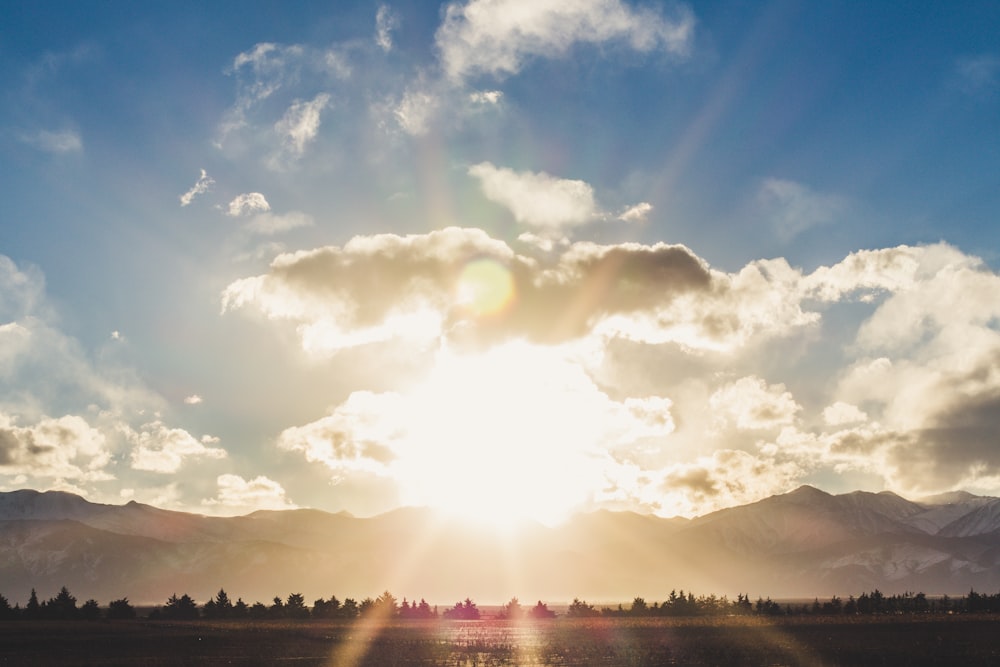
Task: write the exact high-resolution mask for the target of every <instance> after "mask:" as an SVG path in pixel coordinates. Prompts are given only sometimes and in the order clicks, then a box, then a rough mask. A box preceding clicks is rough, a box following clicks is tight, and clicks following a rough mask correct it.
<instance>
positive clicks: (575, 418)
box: [394, 343, 608, 530]
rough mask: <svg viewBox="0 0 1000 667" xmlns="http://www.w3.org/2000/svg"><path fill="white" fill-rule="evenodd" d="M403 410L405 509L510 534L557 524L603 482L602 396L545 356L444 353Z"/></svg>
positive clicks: (514, 351)
mask: <svg viewBox="0 0 1000 667" xmlns="http://www.w3.org/2000/svg"><path fill="white" fill-rule="evenodd" d="M408 403H409V405H410V409H411V413H410V415H408V418H407V420H406V421H407V425H408V437H406V438H405V439H404V443H403V444H402V445H401V447H400V449H401V451H400V452H399V454H400V458H399V459H398V460H397V461H396V462H395V466H394V468H395V469H394V474H395V476H396V477H397V479H399V480H400V484H401V487H402V490H403V501H404V503H406V504H416V505H428V506H431V507H434V508H436V509H439V510H443V511H445V512H447V513H448V514H451V515H453V516H454V515H457V516H461V517H465V518H469V519H472V520H474V521H476V522H479V523H481V524H484V525H489V526H492V527H494V528H495V529H498V530H512V529H513V527H514V526H515V525H516V524H517V522H519V521H521V520H524V519H534V520H537V521H541V522H543V523H547V524H553V523H557V522H559V521H560V520H561V519H563V518H565V516H566V515H567V514H568V512H569V511H570V510H571V509H572V508H573V507H574V506H576V505H578V504H580V503H582V502H583V501H584V500H586V498H587V495H588V492H589V491H590V490H592V489H594V488H596V487H597V486H598V485H599V483H600V481H601V472H600V469H601V468H600V465H599V464H600V461H599V457H598V456H597V455H596V454H595V453H594V452H595V449H596V445H597V444H598V439H599V438H600V437H601V435H602V433H604V432H605V431H606V430H607V426H608V425H607V424H600V423H595V420H598V421H599V420H600V419H601V417H600V415H602V414H606V413H607V405H606V403H608V399H607V397H606V396H605V395H604V394H602V393H601V392H599V391H598V390H597V389H596V387H594V385H593V383H592V382H591V381H590V379H589V378H587V377H586V375H585V374H584V373H583V371H582V370H580V369H579V368H578V367H577V366H575V365H574V364H571V363H568V362H566V361H565V360H562V359H560V358H559V357H558V355H554V354H552V353H551V351H550V350H544V349H541V348H536V347H534V346H531V345H528V344H525V343H516V344H508V345H506V346H503V347H498V348H494V349H492V350H490V351H488V352H486V353H482V354H467V355H463V354H458V353H455V352H451V351H443V352H442V353H441V355H440V358H439V359H438V363H437V365H436V367H435V369H434V371H433V372H432V374H431V376H430V377H429V378H428V379H427V380H426V382H425V383H424V384H422V385H421V386H419V387H417V388H416V390H415V391H414V392H413V394H412V401H409V402H408Z"/></svg>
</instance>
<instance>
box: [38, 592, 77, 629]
mask: <svg viewBox="0 0 1000 667" xmlns="http://www.w3.org/2000/svg"><path fill="white" fill-rule="evenodd" d="M78 611H79V610H78V609H77V607H76V598H75V597H73V596H72V595H71V594H70V592H69V589H68V588H66V587H65V586H63V587H62V588H60V589H59V592H58V593H57V594H56V596H55V597H54V598H50V599H49V600H47V601H46V602H45V603H44V604H43V605H42V607H41V616H42V618H50V619H53V620H58V621H65V620H69V619H73V618H76V617H77V613H78Z"/></svg>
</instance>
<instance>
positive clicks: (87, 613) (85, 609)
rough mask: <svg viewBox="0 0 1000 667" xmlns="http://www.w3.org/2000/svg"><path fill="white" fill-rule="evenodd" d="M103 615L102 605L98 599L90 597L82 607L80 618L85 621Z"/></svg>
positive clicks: (94, 619)
mask: <svg viewBox="0 0 1000 667" xmlns="http://www.w3.org/2000/svg"><path fill="white" fill-rule="evenodd" d="M100 617H101V605H99V604H98V603H97V600H95V599H94V598H90V599H89V600H87V601H86V602H84V603H83V606H81V607H80V618H82V619H83V620H85V621H96V620H97V619H99V618H100Z"/></svg>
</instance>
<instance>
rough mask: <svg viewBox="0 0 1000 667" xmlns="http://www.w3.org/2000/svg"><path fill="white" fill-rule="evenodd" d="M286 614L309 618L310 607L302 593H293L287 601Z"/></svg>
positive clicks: (291, 616) (289, 616)
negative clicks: (307, 605)
mask: <svg viewBox="0 0 1000 667" xmlns="http://www.w3.org/2000/svg"><path fill="white" fill-rule="evenodd" d="M285 616H287V617H288V618H309V608H308V607H306V600H305V598H304V597H302V594H301V593H292V594H291V595H289V596H288V599H287V600H286V601H285Z"/></svg>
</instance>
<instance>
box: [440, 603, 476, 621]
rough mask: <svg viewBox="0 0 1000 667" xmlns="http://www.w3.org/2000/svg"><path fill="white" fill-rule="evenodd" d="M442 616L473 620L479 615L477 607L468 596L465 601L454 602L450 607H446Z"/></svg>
mask: <svg viewBox="0 0 1000 667" xmlns="http://www.w3.org/2000/svg"><path fill="white" fill-rule="evenodd" d="M444 617H445V618H449V619H455V620H462V621H475V620H478V619H479V617H480V613H479V607H477V606H476V603H475V602H473V601H472V600H471V599H469V598H465V602H456V603H455V606H454V607H452V608H451V609H446V610H445V612H444Z"/></svg>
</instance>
